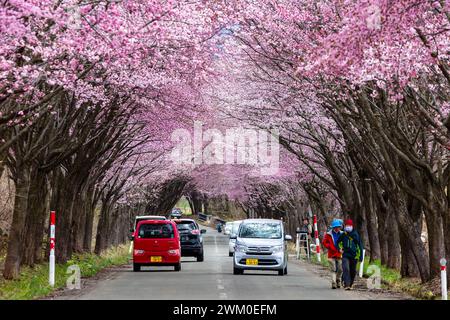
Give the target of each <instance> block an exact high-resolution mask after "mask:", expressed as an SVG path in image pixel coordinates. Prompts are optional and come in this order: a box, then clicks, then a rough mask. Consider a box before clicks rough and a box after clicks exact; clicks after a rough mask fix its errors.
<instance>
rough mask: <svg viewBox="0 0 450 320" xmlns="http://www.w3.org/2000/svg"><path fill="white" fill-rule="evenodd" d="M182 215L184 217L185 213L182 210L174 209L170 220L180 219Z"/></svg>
mask: <svg viewBox="0 0 450 320" xmlns="http://www.w3.org/2000/svg"><path fill="white" fill-rule="evenodd" d="M182 215H183V211H181V209H180V208H174V209H172V212H171V213H170V218H172V219H180V218H181V216H182Z"/></svg>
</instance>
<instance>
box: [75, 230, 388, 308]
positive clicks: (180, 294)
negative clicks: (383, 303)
mask: <svg viewBox="0 0 450 320" xmlns="http://www.w3.org/2000/svg"><path fill="white" fill-rule="evenodd" d="M207 230H208V231H207V233H206V234H204V250H205V261H204V262H196V260H195V258H188V257H186V258H183V260H182V270H181V271H180V272H174V271H173V267H144V268H143V269H142V270H143V271H141V272H133V271H132V268H131V265H130V266H128V267H126V268H122V269H120V270H119V271H118V272H117V273H116V274H115V275H114V276H113V277H112V278H111V279H107V280H105V281H101V282H99V283H98V284H96V285H95V286H94V287H93V288H91V289H90V290H88V291H87V292H82V293H81V294H79V295H77V296H74V297H72V298H70V299H73V298H75V299H88V300H95V299H107V300H108V299H150V300H175V299H182V300H205V299H233V300H250V299H251V300H259V299H261V300H278V299H314V300H324V299H336V300H348V299H388V298H392V297H389V296H383V295H373V294H367V293H361V292H357V291H350V292H349V291H344V290H343V289H338V290H331V289H330V281H329V280H328V279H326V278H324V277H321V276H320V275H318V274H316V273H315V272H312V271H308V268H306V267H305V265H302V264H299V263H297V261H293V260H294V259H293V258H291V259H290V262H289V265H288V275H286V276H278V274H277V273H276V272H270V271H268V272H265V271H254V272H251V271H245V273H244V274H243V275H233V269H232V258H231V257H229V256H228V237H227V236H224V235H223V234H220V233H217V232H216V231H215V230H213V229H211V228H207Z"/></svg>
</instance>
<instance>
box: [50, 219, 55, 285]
mask: <svg viewBox="0 0 450 320" xmlns="http://www.w3.org/2000/svg"><path fill="white" fill-rule="evenodd" d="M55 215H56V214H55V211H51V212H50V259H49V277H48V283H49V284H50V285H51V286H52V287H54V286H55Z"/></svg>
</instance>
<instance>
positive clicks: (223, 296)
mask: <svg viewBox="0 0 450 320" xmlns="http://www.w3.org/2000/svg"><path fill="white" fill-rule="evenodd" d="M219 297H220V299H221V300H225V299H228V296H227V294H226V293H225V292H221V293H220V295H219Z"/></svg>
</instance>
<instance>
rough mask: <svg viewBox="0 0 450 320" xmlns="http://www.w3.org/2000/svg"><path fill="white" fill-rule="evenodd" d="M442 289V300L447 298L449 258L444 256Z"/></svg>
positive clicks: (442, 262) (442, 260)
mask: <svg viewBox="0 0 450 320" xmlns="http://www.w3.org/2000/svg"><path fill="white" fill-rule="evenodd" d="M439 262H440V263H441V291H442V300H447V299H448V298H447V260H446V259H445V258H442V259H441V261H439Z"/></svg>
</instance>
